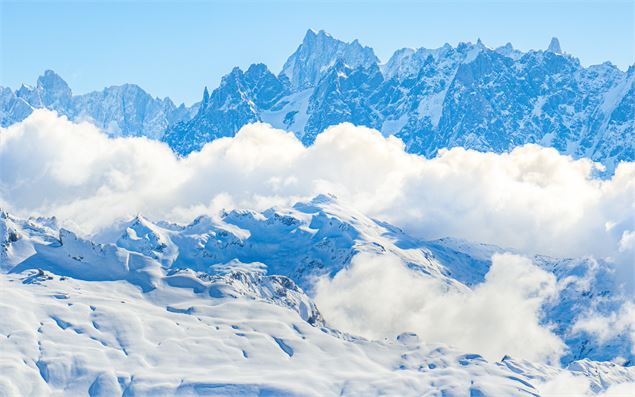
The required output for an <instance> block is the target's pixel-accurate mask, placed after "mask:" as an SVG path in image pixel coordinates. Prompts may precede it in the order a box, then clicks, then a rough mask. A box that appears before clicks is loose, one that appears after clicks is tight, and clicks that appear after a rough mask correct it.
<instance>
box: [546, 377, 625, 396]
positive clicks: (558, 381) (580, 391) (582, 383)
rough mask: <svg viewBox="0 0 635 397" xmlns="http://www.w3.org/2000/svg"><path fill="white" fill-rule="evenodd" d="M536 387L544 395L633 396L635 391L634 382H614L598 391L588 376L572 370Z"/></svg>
mask: <svg viewBox="0 0 635 397" xmlns="http://www.w3.org/2000/svg"><path fill="white" fill-rule="evenodd" d="M536 387H537V389H538V392H539V393H540V395H541V396H543V397H563V396H580V397H592V396H593V397H631V396H633V395H634V393H635V383H634V382H624V383H617V384H613V385H611V386H609V387H608V388H607V389H605V390H603V391H601V392H599V393H596V392H595V391H594V390H593V388H592V385H591V382H590V381H589V379H588V378H587V377H585V376H583V375H574V374H573V373H571V372H561V373H559V374H557V375H555V376H554V377H552V378H551V379H549V380H547V381H546V382H544V383H542V384H538V383H536Z"/></svg>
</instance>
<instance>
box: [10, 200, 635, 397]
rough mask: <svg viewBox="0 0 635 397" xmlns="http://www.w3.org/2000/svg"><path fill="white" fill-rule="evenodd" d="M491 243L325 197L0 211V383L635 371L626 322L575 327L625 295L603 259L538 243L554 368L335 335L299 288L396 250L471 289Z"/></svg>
mask: <svg viewBox="0 0 635 397" xmlns="http://www.w3.org/2000/svg"><path fill="white" fill-rule="evenodd" d="M498 251H502V250H501V249H500V248H497V247H494V246H488V245H481V244H475V243H470V242H466V241H461V240H456V239H443V240H436V241H421V240H418V239H416V238H412V237H410V236H408V235H407V234H405V233H404V232H402V231H401V230H399V229H397V228H395V227H393V226H391V225H389V224H387V223H384V222H380V221H376V220H373V219H370V218H368V217H366V216H364V215H363V214H361V213H359V212H357V211H355V210H352V209H350V208H347V207H346V206H343V205H341V204H340V203H339V202H338V201H337V200H336V199H334V198H333V197H329V196H318V197H316V198H315V199H313V200H312V201H309V202H300V203H297V204H296V205H295V206H293V207H291V208H272V209H270V210H267V211H264V212H256V211H250V210H233V211H230V212H224V213H221V214H220V215H219V216H215V217H209V216H201V217H199V218H197V219H196V220H194V221H193V222H192V223H191V224H189V225H185V226H183V225H177V224H171V223H166V222H152V221H150V220H148V219H146V218H144V217H142V216H137V217H135V218H134V219H132V220H130V221H127V222H124V223H119V224H116V225H113V226H112V227H111V228H108V229H106V230H103V231H102V232H100V233H99V234H98V235H94V236H92V237H91V238H90V239H88V238H85V237H80V236H78V235H77V234H75V233H74V232H72V231H69V230H67V229H64V228H60V227H59V225H58V223H57V220H55V219H54V218H53V219H48V218H30V219H20V218H17V217H14V216H12V215H10V214H8V213H6V212H2V213H0V262H1V263H2V267H1V269H2V272H1V273H0V285H1V286H0V290H2V291H3V292H2V295H3V299H2V301H1V302H0V314H1V315H0V334H2V335H6V336H7V337H6V338H3V339H2V340H0V347H1V348H2V351H3V356H4V357H5V358H9V360H0V368H1V369H2V370H1V371H0V393H4V394H6V395H13V394H16V393H17V394H18V395H49V394H55V393H57V392H62V391H63V392H64V393H67V394H68V393H71V394H76V395H77V394H86V392H88V394H89V395H91V396H102V395H104V396H105V395H120V394H121V395H200V394H203V395H205V393H212V394H214V393H216V394H214V395H234V394H240V395H260V394H262V393H264V394H267V393H272V394H273V395H289V396H295V395H302V396H308V395H385V394H386V393H388V394H397V395H404V396H408V395H421V394H422V393H432V395H435V394H434V393H440V394H441V395H510V396H516V395H517V396H536V395H541V393H542V389H541V387H543V385H544V384H546V383H548V382H550V381H555V380H557V379H559V378H560V377H563V376H564V377H573V378H574V380H575V379H582V380H584V382H587V383H588V385H589V386H588V387H589V393H591V394H594V393H602V392H604V391H606V390H607V389H609V388H611V387H622V386H623V385H621V384H624V383H625V382H633V381H635V371H634V370H633V368H634V367H632V366H631V365H630V363H632V359H633V349H632V342H631V341H630V340H629V339H628V337H627V335H619V336H617V337H614V338H612V339H610V340H605V341H603V342H602V344H598V342H597V341H596V340H595V339H594V338H590V337H589V336H588V335H586V334H585V333H583V332H582V333H581V332H577V333H576V332H575V330H573V329H572V328H571V325H572V324H573V321H574V320H575V317H576V315H577V314H579V313H581V312H582V311H583V309H585V308H588V307H591V306H597V307H599V308H600V310H605V311H610V310H612V305H613V304H615V303H618V302H621V299H623V298H622V297H620V296H619V294H617V290H618V289H617V287H616V285H615V280H614V279H612V278H611V270H610V266H609V264H606V263H601V265H600V264H599V263H598V262H596V261H593V260H590V259H555V258H546V257H535V258H534V261H535V262H536V263H538V264H539V265H540V266H541V267H542V268H543V269H545V270H547V271H549V272H551V273H553V274H555V275H556V277H557V278H558V280H559V283H561V284H562V285H563V290H562V291H561V293H560V298H559V299H558V300H557V301H555V302H550V303H548V304H547V305H546V306H545V307H544V308H543V310H542V313H543V316H544V319H543V320H544V321H545V323H550V324H553V325H554V329H555V331H556V332H557V333H558V334H559V335H560V336H562V338H563V339H564V340H565V341H566V343H567V345H568V349H569V353H568V354H567V355H566V356H564V357H563V359H562V363H563V364H564V367H562V368H560V367H556V366H549V365H545V364H540V363H534V362H530V361H527V360H519V359H514V358H512V357H509V356H506V357H501V361H500V362H491V361H488V360H486V359H484V358H483V357H481V356H480V355H478V354H472V353H471V352H465V351H460V350H458V349H456V348H453V347H450V346H447V345H444V344H438V343H430V342H428V341H424V340H420V339H419V337H418V336H417V335H416V334H413V333H407V332H406V333H403V334H400V335H397V336H396V338H395V339H385V340H383V341H371V340H366V339H363V338H360V337H356V336H353V335H348V334H345V333H342V332H339V331H338V330H336V329H334V328H333V327H332V326H330V325H329V322H328V319H325V318H324V317H323V316H322V314H321V312H320V309H319V307H318V306H316V304H315V303H314V301H313V299H312V297H311V296H312V294H313V292H312V290H313V287H314V282H315V280H316V277H320V276H326V277H331V278H332V277H334V276H335V275H336V274H337V273H338V272H340V271H342V270H343V269H346V268H347V267H348V266H350V263H351V260H352V258H353V257H354V256H356V255H359V254H368V255H373V256H376V257H380V256H383V255H396V256H397V257H399V258H401V260H402V261H403V262H404V263H407V264H408V267H410V268H411V269H413V270H415V271H416V272H418V273H419V274H421V275H422V276H424V277H427V278H430V279H434V280H437V281H439V282H441V283H443V284H444V285H446V287H447V288H448V289H453V290H456V291H465V292H469V291H470V289H471V288H474V287H475V286H477V285H479V284H480V283H482V282H483V280H484V275H485V274H486V273H487V272H488V269H489V267H490V265H491V262H490V261H491V255H492V254H493V253H495V252H498ZM305 291H307V292H306V293H305ZM17 302H19V306H18V305H17ZM70 352H72V353H70ZM193 352H196V353H195V354H193ZM616 357H621V359H622V362H621V363H619V362H618V363H615V362H609V361H606V360H611V359H614V358H616ZM174 360H178V363H179V364H178V366H177V367H175V366H174ZM333 360H336V361H337V365H333ZM594 360H600V361H594ZM627 387H630V386H627ZM625 390H629V389H625ZM12 393H13V394H12ZM259 393H260V394H259Z"/></svg>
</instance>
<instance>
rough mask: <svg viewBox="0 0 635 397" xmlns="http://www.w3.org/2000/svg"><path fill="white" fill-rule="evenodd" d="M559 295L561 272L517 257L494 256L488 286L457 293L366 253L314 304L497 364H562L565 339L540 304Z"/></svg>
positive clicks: (351, 322)
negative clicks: (505, 360)
mask: <svg viewBox="0 0 635 397" xmlns="http://www.w3.org/2000/svg"><path fill="white" fill-rule="evenodd" d="M555 296H557V287H556V280H555V277H554V276H553V275H552V274H550V273H547V272H545V271H544V270H541V269H540V268H538V267H537V266H535V265H533V264H532V263H531V261H530V260H529V259H527V258H524V257H520V256H516V255H511V254H500V255H495V256H494V257H493V258H492V266H491V268H490V271H489V272H488V274H487V275H486V278H485V282H484V283H482V284H480V285H478V286H477V287H475V288H474V289H473V290H469V289H464V290H457V289H456V288H452V287H449V286H447V285H445V284H443V283H442V282H441V281H438V280H436V279H432V278H430V277H427V276H423V275H421V274H419V273H416V272H415V271H413V270H411V269H409V268H408V267H407V266H405V265H404V264H403V263H402V262H401V261H400V260H399V259H398V258H397V257H392V256H382V257H377V256H372V255H367V254H360V255H357V256H356V257H354V258H353V260H352V263H351V267H350V268H349V269H346V270H342V271H340V272H339V273H338V274H337V275H335V277H334V278H333V279H328V278H323V279H321V280H320V281H319V282H318V284H317V288H316V297H315V301H316V303H317V305H318V307H319V308H320V311H321V312H322V314H323V315H324V317H325V319H326V321H327V322H328V323H329V324H331V325H333V326H335V327H336V328H338V329H341V330H344V331H348V332H351V333H353V334H358V335H362V336H365V337H368V338H374V339H377V338H382V337H392V336H395V335H397V334H399V333H401V332H404V331H413V332H416V333H417V334H418V335H419V336H420V337H421V339H422V340H426V341H430V342H432V341H434V342H442V343H447V344H450V345H453V346H456V347H459V348H460V349H461V350H464V351H468V352H475V353H479V354H481V355H483V356H484V357H486V358H487V359H490V360H494V361H498V360H500V359H502V357H503V356H504V355H505V354H509V355H512V356H513V357H518V358H525V359H529V360H534V361H546V362H552V363H557V361H558V359H559V357H560V355H561V354H562V352H563V350H564V344H563V342H562V341H561V340H560V339H559V338H558V337H557V336H556V335H555V334H553V333H552V332H551V330H550V329H549V328H548V327H547V326H543V325H541V324H540V308H541V306H542V304H543V303H544V302H545V301H546V300H548V299H550V298H554V297H555Z"/></svg>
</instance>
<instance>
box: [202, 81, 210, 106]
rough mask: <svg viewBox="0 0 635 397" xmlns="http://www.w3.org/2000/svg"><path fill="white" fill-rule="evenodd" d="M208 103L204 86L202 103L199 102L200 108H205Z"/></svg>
mask: <svg viewBox="0 0 635 397" xmlns="http://www.w3.org/2000/svg"><path fill="white" fill-rule="evenodd" d="M208 102H209V91H208V90H207V86H205V89H204V90H203V101H202V102H201V107H202V108H205V107H206V106H207V103H208Z"/></svg>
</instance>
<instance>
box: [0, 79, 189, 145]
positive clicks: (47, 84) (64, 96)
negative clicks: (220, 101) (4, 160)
mask: <svg viewBox="0 0 635 397" xmlns="http://www.w3.org/2000/svg"><path fill="white" fill-rule="evenodd" d="M39 108H46V109H50V110H55V111H56V112H57V113H58V114H60V115H64V116H67V117H68V118H69V119H71V120H75V121H90V122H92V123H93V124H95V125H96V126H98V127H99V128H101V129H103V130H104V131H105V132H107V133H108V134H109V135H111V136H147V137H149V138H153V139H159V138H161V136H162V134H163V132H164V131H165V129H166V128H167V127H168V126H170V125H172V124H176V123H178V122H180V121H183V120H189V119H190V118H191V117H192V115H193V114H194V113H196V111H197V105H196V104H195V105H194V106H193V107H191V108H188V107H186V106H185V105H183V104H181V105H180V106H178V107H177V106H176V105H174V103H173V102H172V101H171V100H170V99H169V98H164V99H159V98H153V97H151V96H150V95H149V94H148V93H147V92H145V91H144V90H143V89H141V88H140V87H139V86H137V85H134V84H124V85H121V86H112V87H107V88H104V89H103V90H102V91H95V92H90V93H88V94H83V95H75V96H74V95H73V94H72V92H71V89H70V87H69V86H68V84H67V83H66V82H65V81H64V80H63V79H62V78H61V77H60V76H58V75H57V74H56V73H55V72H53V71H52V70H47V71H45V72H44V74H43V75H42V76H40V77H39V78H38V79H37V85H36V86H35V87H30V86H26V85H23V86H22V87H20V88H19V89H18V90H16V91H15V92H14V91H13V90H11V89H10V88H5V87H0V126H2V127H6V126H8V125H11V124H13V123H16V122H19V121H22V120H24V119H25V118H26V117H28V115H29V114H31V112H32V111H33V109H39Z"/></svg>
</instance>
